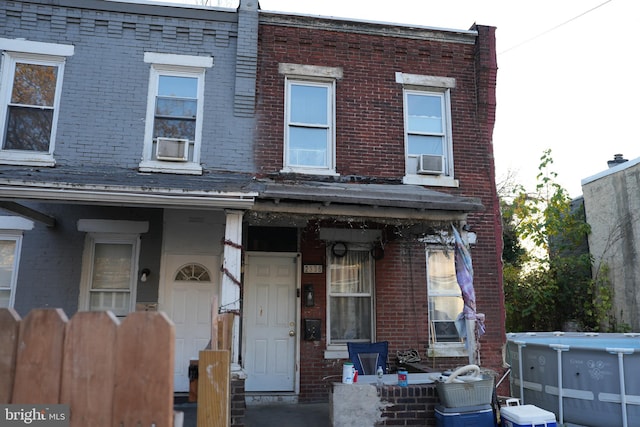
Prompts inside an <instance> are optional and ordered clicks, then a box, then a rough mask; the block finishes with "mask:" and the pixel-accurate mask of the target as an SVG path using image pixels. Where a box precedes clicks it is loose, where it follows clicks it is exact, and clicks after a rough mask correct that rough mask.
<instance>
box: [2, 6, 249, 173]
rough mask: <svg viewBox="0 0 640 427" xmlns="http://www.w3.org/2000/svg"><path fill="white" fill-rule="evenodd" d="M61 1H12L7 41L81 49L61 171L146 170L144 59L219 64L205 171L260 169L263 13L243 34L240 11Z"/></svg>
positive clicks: (206, 131)
mask: <svg viewBox="0 0 640 427" xmlns="http://www.w3.org/2000/svg"><path fill="white" fill-rule="evenodd" d="M55 3H56V5H53V2H51V1H46V0H24V1H7V2H3V6H1V7H0V37H3V38H25V39H27V40H30V41H42V42H49V43H61V44H72V45H74V46H75V54H74V55H73V56H71V57H69V58H68V59H67V62H66V65H65V70H64V79H63V88H62V97H61V102H60V111H59V118H58V128H57V135H56V146H55V153H54V156H55V159H56V162H57V166H58V167H61V168H64V166H65V165H69V166H71V165H73V166H75V167H77V166H79V165H86V166H88V167H92V166H93V167H95V166H97V165H99V166H100V167H104V166H109V165H114V166H119V167H125V168H130V169H137V167H138V164H139V162H140V160H141V157H142V148H143V138H144V128H145V116H146V109H147V95H148V84H149V70H150V64H146V63H144V60H143V59H144V52H158V53H172V54H181V55H198V56H212V57H213V63H214V65H213V67H212V68H210V69H207V71H206V77H205V95H204V121H203V133H202V151H201V163H202V166H203V169H204V170H205V171H207V170H209V171H233V172H247V173H250V172H252V171H254V170H255V168H254V162H253V149H252V144H253V129H254V119H253V107H254V99H255V64H256V57H255V55H256V54H257V19H258V18H257V7H256V8H250V9H252V10H245V9H246V8H244V9H243V10H242V12H241V13H242V15H243V18H242V22H244V23H245V25H252V26H255V28H254V27H249V28H244V29H243V30H241V31H239V30H238V24H237V21H238V15H239V14H238V13H237V12H236V11H233V10H230V11H225V10H213V9H210V10H206V9H200V10H198V9H189V8H175V7H164V6H157V5H155V6H152V5H143V4H127V3H114V2H106V1H101V0H60V1H58V2H55ZM239 39H240V40H241V44H242V46H241V50H240V52H238V51H237V48H238V40H239ZM238 55H240V56H238ZM236 63H239V64H240V68H238V69H237V67H236ZM234 106H235V107H234ZM234 108H235V109H234Z"/></svg>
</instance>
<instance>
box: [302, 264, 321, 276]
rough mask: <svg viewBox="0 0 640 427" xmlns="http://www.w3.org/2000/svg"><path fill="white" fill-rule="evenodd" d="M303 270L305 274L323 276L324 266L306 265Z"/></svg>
mask: <svg viewBox="0 0 640 427" xmlns="http://www.w3.org/2000/svg"><path fill="white" fill-rule="evenodd" d="M302 270H303V272H304V273H310V274H322V264H305V265H304V266H303V267H302Z"/></svg>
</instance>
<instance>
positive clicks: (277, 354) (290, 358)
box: [242, 254, 298, 392]
mask: <svg viewBox="0 0 640 427" xmlns="http://www.w3.org/2000/svg"><path fill="white" fill-rule="evenodd" d="M296 260H297V256H296V255H291V254H249V255H248V256H247V259H246V264H245V272H246V278H245V289H244V297H243V303H244V304H243V309H242V312H243V316H244V321H243V325H244V326H243V327H244V331H245V332H244V333H245V347H244V351H243V356H244V357H243V360H244V368H245V370H246V371H247V379H246V382H245V389H246V391H252V392H255V391H289V392H293V391H294V389H295V381H296V378H295V355H296V340H297V324H296V310H297V299H296V289H297V286H296V284H297V281H298V279H297V277H298V267H297V264H296Z"/></svg>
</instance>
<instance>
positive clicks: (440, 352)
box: [427, 343, 469, 357]
mask: <svg viewBox="0 0 640 427" xmlns="http://www.w3.org/2000/svg"><path fill="white" fill-rule="evenodd" d="M468 356H469V353H468V352H467V349H466V348H465V347H464V344H462V343H450V344H445V343H439V344H431V345H430V346H429V348H427V357H468Z"/></svg>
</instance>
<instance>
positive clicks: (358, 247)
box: [325, 243, 376, 359]
mask: <svg viewBox="0 0 640 427" xmlns="http://www.w3.org/2000/svg"><path fill="white" fill-rule="evenodd" d="M331 246H332V245H329V247H328V248H327V269H326V271H327V274H326V287H327V291H326V294H327V307H326V310H327V311H326V313H327V315H326V317H327V320H326V328H325V329H326V337H327V348H326V351H325V359H344V358H348V356H349V354H348V349H347V344H346V343H332V341H331V298H332V297H353V296H359V297H365V298H367V297H368V298H370V302H371V307H370V310H371V311H370V313H371V332H370V335H371V342H375V341H376V335H375V333H376V315H375V313H376V310H375V308H376V304H375V287H376V279H375V260H374V259H373V257H372V256H371V245H368V244H358V243H348V244H347V246H348V250H349V251H360V252H366V253H367V254H368V256H369V266H370V268H371V272H370V277H371V289H370V292H368V293H366V294H365V293H357V294H351V293H349V294H345V293H340V294H337V295H339V296H337V295H334V294H333V293H332V292H331V275H330V271H331V260H332V258H333V256H334V255H333V254H332V253H331ZM354 342H364V341H362V340H360V341H354ZM367 342H368V341H367Z"/></svg>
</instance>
